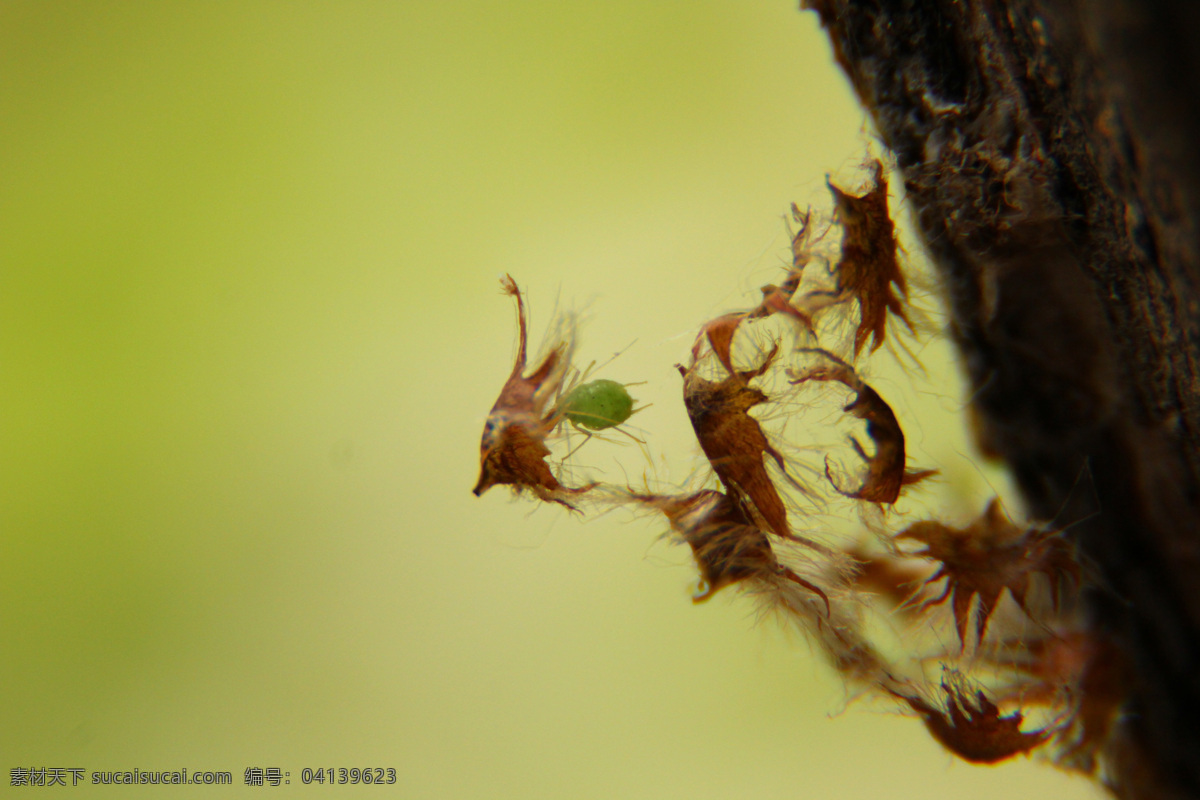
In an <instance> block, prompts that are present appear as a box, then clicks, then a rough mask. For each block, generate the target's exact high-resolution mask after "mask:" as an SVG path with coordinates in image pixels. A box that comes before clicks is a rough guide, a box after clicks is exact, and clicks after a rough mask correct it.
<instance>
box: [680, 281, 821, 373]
mask: <svg viewBox="0 0 1200 800" xmlns="http://www.w3.org/2000/svg"><path fill="white" fill-rule="evenodd" d="M800 277H801V270H799V269H796V268H793V269H791V270H790V271H789V273H788V277H787V278H786V279H785V280H784V282H783V285H782V286H776V285H774V284H768V285H766V286H764V287H762V294H763V300H762V303H760V304H759V305H758V306H757V307H756V308H754V309H752V310H750V311H734V312H730V313H728V314H722V315H721V316H719V317H717V318H716V319H713V320H710V321H709V322H707V323H705V325H704V327H702V328H701V329H700V335H699V336H697V337H696V343H695V345H693V346H692V360H693V361H695V360H696V359H698V358H700V349H701V345H702V344H703V343H704V341H705V340H707V341H708V346H709V347H711V348H712V351H713V354H714V355H716V357H717V360H718V361H719V362H720V363H721V366H723V367H724V368H725V370H726V372H728V373H729V374H731V375H734V374H736V373H737V371H736V370H735V369H734V368H733V355H732V351H733V335H734V334H735V333H737V329H738V326H739V325H741V324H742V322H743V321H745V320H748V319H762V318H764V317H769V316H771V315H772V314H783V315H784V316H787V317H791V318H792V319H794V320H795V321H796V322H797V323H798V325H799V326H800V327H801V328H802V329H803V330H805V331H807V332H808V333H809V334H810V335H815V331H814V329H813V321H812V316H811V315H810V314H809V313H807V312H806V311H804V310H802V309H799V308H796V307H795V306H793V305H792V304H791V299H792V295H793V294H795V291H796V287H797V286H799V285H800Z"/></svg>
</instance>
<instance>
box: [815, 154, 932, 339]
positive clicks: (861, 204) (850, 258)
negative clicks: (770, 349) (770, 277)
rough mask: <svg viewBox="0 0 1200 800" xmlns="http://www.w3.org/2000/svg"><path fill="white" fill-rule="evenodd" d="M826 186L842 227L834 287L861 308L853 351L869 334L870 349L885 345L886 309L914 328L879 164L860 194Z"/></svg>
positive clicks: (885, 182) (884, 179) (884, 181)
mask: <svg viewBox="0 0 1200 800" xmlns="http://www.w3.org/2000/svg"><path fill="white" fill-rule="evenodd" d="M829 191H830V192H832V193H833V199H834V203H835V205H836V207H837V216H838V220H839V221H840V222H841V224H842V229H843V231H844V233H843V238H842V258H841V261H840V262H839V263H838V265H837V272H838V286H839V287H840V288H841V289H842V291H843V292H846V293H849V294H852V295H854V296H855V297H857V298H858V303H859V306H860V307H861V319H860V321H859V324H858V330H857V331H856V332H855V334H854V355H855V356H857V355H858V354H859V353H860V352H861V351H862V349H863V345H865V344H866V343H867V340H868V339H871V340H872V344H871V350H872V351H874V350H878V349H879V346H880V345H881V344H883V340H884V336H885V328H886V326H887V316H888V313H889V312H891V313H892V314H895V315H896V316H897V317H899V318H900V319H901V321H903V322H904V324H905V325H907V326H908V328H909V330H910V331H911V330H912V329H913V327H912V323H911V322H910V321H909V319H908V316H907V315H906V313H905V310H904V303H903V302H902V301H901V297H903V298H905V299H907V297H908V284H907V283H906V282H905V280H904V274H903V273H902V272H901V271H900V264H899V261H898V260H897V258H896V250H897V247H898V245H897V243H896V226H895V225H894V224H893V223H892V218H891V217H890V216H889V215H888V198H887V192H888V186H887V179H886V178H884V177H883V164H882V163H880V162H879V161H875V162H874V164H873V176H872V180H871V188H870V189H868V190H867V191H866V193H864V194H863V195H861V196H855V195H852V194H850V193H849V192H847V191H845V190H843V189H839V188H838V187H837V186H834V185H833V183H832V182H830V183H829ZM893 286H894V287H895V289H894V290H893V288H892V287H893ZM897 291H898V292H899V294H897V293H896V292H897Z"/></svg>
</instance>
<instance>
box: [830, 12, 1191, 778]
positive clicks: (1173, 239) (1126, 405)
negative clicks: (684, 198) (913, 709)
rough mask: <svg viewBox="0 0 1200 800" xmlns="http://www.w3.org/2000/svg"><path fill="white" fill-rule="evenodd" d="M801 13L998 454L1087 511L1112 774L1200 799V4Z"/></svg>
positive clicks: (1078, 512) (1044, 495)
mask: <svg viewBox="0 0 1200 800" xmlns="http://www.w3.org/2000/svg"><path fill="white" fill-rule="evenodd" d="M808 5H810V6H811V7H813V8H814V9H815V10H816V11H817V12H818V13H819V14H820V15H821V19H822V21H823V23H824V25H825V26H826V28H827V30H828V32H829V35H830V37H831V39H832V41H833V45H834V49H835V52H836V55H837V58H838V59H839V61H840V62H841V65H842V67H843V68H844V69H845V71H846V73H847V74H848V75H849V76H850V79H851V81H852V83H853V85H854V88H855V90H856V91H857V92H858V94H859V96H860V98H861V99H862V101H863V103H864V104H865V105H866V107H867V108H868V109H869V111H870V113H871V114H872V115H873V117H874V119H875V122H876V125H877V126H878V129H879V133H880V135H881V136H882V138H883V141H884V143H885V144H886V145H887V146H888V147H889V148H890V149H891V150H892V152H893V153H894V154H895V157H896V159H897V162H898V164H899V169H900V172H901V173H902V175H903V179H904V184H905V189H906V191H907V193H908V198H909V200H910V202H911V203H912V205H913V209H914V211H915V214H916V218H917V220H918V227H919V229H920V232H921V235H922V236H923V237H924V240H925V244H926V245H927V247H928V249H929V252H930V254H931V257H932V258H933V260H934V262H935V264H936V265H937V267H938V269H939V270H940V272H941V274H942V276H943V279H944V281H945V285H946V287H947V291H948V293H949V300H950V304H951V307H952V313H953V316H954V323H953V335H954V337H955V338H956V340H957V342H958V345H959V346H960V348H961V352H962V355H963V358H964V359H965V362H966V364H967V368H968V372H969V374H970V379H971V381H972V383H973V387H974V396H973V402H974V411H975V412H976V413H977V415H978V419H979V423H980V424H979V431H980V439H981V442H982V444H983V445H984V447H985V448H986V449H987V450H989V451H991V452H992V453H994V454H995V455H997V456H999V457H1001V458H1003V459H1004V460H1006V461H1007V462H1008V463H1009V464H1010V465H1011V467H1012V468H1013V470H1014V471H1015V473H1016V475H1017V477H1018V480H1019V482H1020V486H1021V488H1022V491H1023V492H1024V494H1025V497H1026V499H1027V501H1028V502H1029V506H1030V509H1031V511H1032V512H1033V513H1034V514H1035V515H1036V516H1038V517H1040V518H1042V519H1047V520H1049V519H1060V520H1061V519H1063V518H1064V517H1066V518H1068V519H1071V520H1082V521H1081V522H1080V523H1079V524H1077V525H1075V526H1074V527H1073V528H1072V533H1073V534H1074V535H1075V536H1077V538H1078V541H1079V544H1080V547H1081V550H1082V552H1083V554H1084V557H1085V560H1086V561H1087V562H1090V569H1091V570H1092V571H1093V573H1094V580H1093V581H1092V587H1093V588H1092V589H1091V590H1090V591H1089V593H1088V597H1087V601H1088V602H1087V608H1088V614H1089V619H1088V624H1089V625H1090V626H1091V629H1092V630H1093V632H1094V633H1095V636H1096V638H1097V640H1099V641H1103V642H1108V643H1110V644H1111V645H1112V646H1113V648H1114V651H1115V652H1117V653H1119V654H1121V655H1120V660H1121V662H1122V666H1121V672H1120V673H1119V674H1122V675H1123V677H1122V684H1123V688H1124V689H1125V691H1126V692H1127V700H1126V705H1125V711H1124V713H1123V714H1122V715H1121V716H1120V718H1119V721H1118V723H1117V725H1116V726H1115V728H1114V729H1113V731H1112V733H1111V735H1110V736H1109V738H1108V740H1107V742H1106V744H1105V746H1104V750H1103V757H1104V758H1103V761H1104V769H1105V770H1106V773H1105V777H1106V779H1107V780H1108V781H1109V782H1110V784H1111V785H1112V788H1113V789H1114V791H1115V792H1116V793H1117V794H1118V795H1119V796H1122V797H1130V798H1152V797H1153V798H1159V797H1164V798H1200V514H1198V513H1197V511H1198V505H1200V447H1198V446H1197V444H1198V443H1200V370H1198V360H1200V347H1198V345H1200V293H1198V291H1197V289H1198V288H1200V246H1198V244H1200V243H1198V241H1197V217H1196V209H1197V205H1196V200H1197V198H1200V158H1198V155H1197V148H1198V147H1200V105H1198V103H1197V99H1198V98H1200V68H1198V67H1200V45H1198V39H1200V4H1195V6H1193V4H1192V3H1191V2H1189V0H1157V1H1156V0H1141V1H1139V0H1041V2H1039V1H1038V0H808ZM1081 485H1085V486H1087V487H1088V491H1080V489H1079V487H1080V486H1081ZM1092 512H1095V513H1092Z"/></svg>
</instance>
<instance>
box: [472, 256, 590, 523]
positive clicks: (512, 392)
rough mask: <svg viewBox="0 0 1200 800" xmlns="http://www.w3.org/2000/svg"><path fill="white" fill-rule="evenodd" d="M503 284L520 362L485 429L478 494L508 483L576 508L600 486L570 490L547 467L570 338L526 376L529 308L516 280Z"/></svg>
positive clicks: (481, 449)
mask: <svg viewBox="0 0 1200 800" xmlns="http://www.w3.org/2000/svg"><path fill="white" fill-rule="evenodd" d="M500 285H501V286H502V287H503V289H504V293H505V294H507V295H510V296H512V297H514V298H516V300H517V323H518V326H519V331H520V332H519V339H518V344H517V359H516V364H514V365H513V369H512V373H511V374H510V375H509V376H508V380H507V381H505V383H504V388H503V389H501V390H500V397H499V398H498V399H497V400H496V404H495V405H494V406H492V411H491V413H490V414H488V418H487V423H486V424H485V425H484V428H483V437H482V439H481V440H480V445H479V449H480V459H479V460H480V467H479V481H478V482H477V483H476V484H475V488H474V489H473V491H474V493H475V495H476V497H478V496H480V495H482V494H483V493H484V492H486V491H487V490H488V489H490V488H491V487H493V486H496V485H498V484H509V485H511V486H513V487H514V488H516V489H518V490H520V489H529V490H531V491H532V492H533V493H534V494H536V495H537V496H538V498H539V499H541V500H545V501H549V502H554V503H559V504H561V505H564V506H566V507H567V508H570V509H572V510H574V508H575V507H574V506H573V505H571V504H570V503H569V502H567V500H566V499H565V498H566V497H567V496H570V495H573V494H579V493H580V492H585V491H587V490H588V489H590V488H592V486H594V485H595V484H590V485H588V486H582V487H579V488H568V487H565V486H563V485H562V484H561V483H559V481H558V479H557V478H555V477H554V473H553V472H551V471H550V465H549V464H547V463H546V457H547V456H549V455H550V448H548V447H546V443H545V439H546V436H547V435H548V434H549V433H550V431H552V430H553V429H554V428H555V426H556V425H557V424H558V423H559V421H560V420H559V418H558V416H557V415H556V414H554V413H553V412H551V413H549V414H547V413H546V406H547V404H548V403H549V402H550V400H551V398H552V397H553V396H554V395H555V394H556V393H557V392H558V389H559V388H560V387H561V386H562V383H563V379H564V376H565V375H566V371H567V367H568V366H569V363H568V362H569V361H570V353H571V341H570V340H569V339H566V340H564V341H561V342H558V343H557V344H556V345H554V346H553V347H551V348H550V350H549V352H548V353H546V356H545V357H544V358H543V359H542V363H541V364H540V365H539V366H538V368H537V369H535V370H534V371H533V373H532V374H530V375H528V376H526V375H525V374H524V372H525V358H526V343H527V333H526V323H525V304H524V303H523V302H522V300H521V290H520V289H518V288H517V284H516V282H515V281H514V280H513V279H512V276H510V275H505V276H504V278H502V279H501V281H500Z"/></svg>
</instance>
